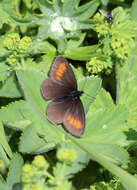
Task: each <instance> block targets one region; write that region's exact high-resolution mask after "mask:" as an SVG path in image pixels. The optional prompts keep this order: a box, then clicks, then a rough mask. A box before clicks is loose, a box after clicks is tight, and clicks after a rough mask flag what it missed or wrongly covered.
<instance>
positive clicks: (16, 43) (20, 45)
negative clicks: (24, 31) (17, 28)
mask: <svg viewBox="0 0 137 190" xmlns="http://www.w3.org/2000/svg"><path fill="white" fill-rule="evenodd" d="M30 45H31V38H30V37H27V36H25V37H23V38H22V39H20V36H19V34H18V33H12V34H9V35H8V36H7V37H6V39H5V40H4V46H5V47H6V48H7V49H8V50H10V51H17V52H25V51H27V49H28V48H29V47H30Z"/></svg>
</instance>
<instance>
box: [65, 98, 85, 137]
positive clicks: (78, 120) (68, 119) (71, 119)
mask: <svg viewBox="0 0 137 190" xmlns="http://www.w3.org/2000/svg"><path fill="white" fill-rule="evenodd" d="M63 124H64V126H65V128H66V129H67V130H68V131H69V132H70V133H71V134H72V135H74V136H78V137H81V136H82V135H83V133H84V129H85V112H84V107H83V104H82V102H81V100H80V99H79V98H78V99H77V100H75V101H72V102H71V106H70V107H69V109H68V110H67V112H66V113H65V116H64V119H63Z"/></svg>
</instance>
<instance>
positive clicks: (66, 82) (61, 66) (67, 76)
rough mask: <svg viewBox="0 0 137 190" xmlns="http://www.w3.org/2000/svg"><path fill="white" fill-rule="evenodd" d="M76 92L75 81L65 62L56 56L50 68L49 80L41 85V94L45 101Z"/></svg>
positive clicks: (62, 58)
mask: <svg viewBox="0 0 137 190" xmlns="http://www.w3.org/2000/svg"><path fill="white" fill-rule="evenodd" d="M74 90H77V81H76V79H75V76H74V73H73V71H72V69H71V67H70V65H69V63H68V62H67V60H66V59H65V58H64V57H62V56H58V57H57V58H56V59H55V60H54V62H53V64H52V67H51V72H50V78H47V79H46V80H45V81H44V82H43V83H42V85H41V92H42V95H43V97H44V98H45V99H47V100H48V99H55V98H61V97H64V96H67V95H69V93H70V92H71V91H74Z"/></svg>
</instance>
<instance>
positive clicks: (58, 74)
mask: <svg viewBox="0 0 137 190" xmlns="http://www.w3.org/2000/svg"><path fill="white" fill-rule="evenodd" d="M66 70H67V67H66V65H65V63H64V62H63V63H61V64H60V65H59V68H58V70H57V72H56V79H57V80H61V77H62V75H63V73H64V72H65V71H66Z"/></svg>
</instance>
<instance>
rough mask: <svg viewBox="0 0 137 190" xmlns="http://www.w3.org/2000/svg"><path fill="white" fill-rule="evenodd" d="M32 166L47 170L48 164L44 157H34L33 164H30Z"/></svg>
mask: <svg viewBox="0 0 137 190" xmlns="http://www.w3.org/2000/svg"><path fill="white" fill-rule="evenodd" d="M32 165H33V166H35V167H37V168H40V169H47V168H48V166H49V164H48V162H47V161H46V160H45V158H44V156H41V155H39V156H35V158H34V160H33V162H32Z"/></svg>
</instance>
